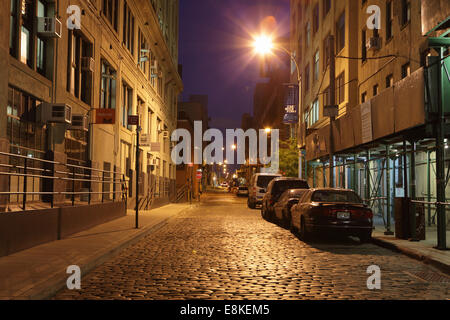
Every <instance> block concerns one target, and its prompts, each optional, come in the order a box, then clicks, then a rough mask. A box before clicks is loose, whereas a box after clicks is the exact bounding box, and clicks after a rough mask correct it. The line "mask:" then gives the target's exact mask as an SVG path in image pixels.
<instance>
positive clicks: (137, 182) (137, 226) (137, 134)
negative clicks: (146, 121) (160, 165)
mask: <svg viewBox="0 0 450 320" xmlns="http://www.w3.org/2000/svg"><path fill="white" fill-rule="evenodd" d="M141 130H142V128H141V126H140V125H139V123H138V125H137V128H136V229H138V228H139V133H140V132H141Z"/></svg>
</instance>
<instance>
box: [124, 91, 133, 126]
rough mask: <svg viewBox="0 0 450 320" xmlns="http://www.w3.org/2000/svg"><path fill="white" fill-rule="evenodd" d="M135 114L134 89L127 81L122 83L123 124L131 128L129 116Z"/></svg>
mask: <svg viewBox="0 0 450 320" xmlns="http://www.w3.org/2000/svg"><path fill="white" fill-rule="evenodd" d="M132 114H133V89H131V87H130V86H128V85H127V84H126V83H125V82H124V83H123V84H122V126H123V127H125V128H127V129H128V130H131V126H130V125H128V116H129V115H132Z"/></svg>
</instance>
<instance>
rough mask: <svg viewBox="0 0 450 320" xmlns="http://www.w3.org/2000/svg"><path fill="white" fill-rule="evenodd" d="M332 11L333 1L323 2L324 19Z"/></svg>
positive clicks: (325, 0) (324, 0)
mask: <svg viewBox="0 0 450 320" xmlns="http://www.w3.org/2000/svg"><path fill="white" fill-rule="evenodd" d="M330 10H331V0H323V17H324V18H325V17H326V16H327V14H328V12H330Z"/></svg>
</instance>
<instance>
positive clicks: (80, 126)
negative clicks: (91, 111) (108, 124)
mask: <svg viewBox="0 0 450 320" xmlns="http://www.w3.org/2000/svg"><path fill="white" fill-rule="evenodd" d="M69 130H79V131H89V118H88V116H87V115H83V114H74V115H72V125H71V126H70V127H69Z"/></svg>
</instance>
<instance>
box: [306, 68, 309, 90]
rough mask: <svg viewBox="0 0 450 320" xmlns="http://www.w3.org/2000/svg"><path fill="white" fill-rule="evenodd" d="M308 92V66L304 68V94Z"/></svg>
mask: <svg viewBox="0 0 450 320" xmlns="http://www.w3.org/2000/svg"><path fill="white" fill-rule="evenodd" d="M308 90H309V64H308V65H307V66H306V68H305V92H308Z"/></svg>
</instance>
